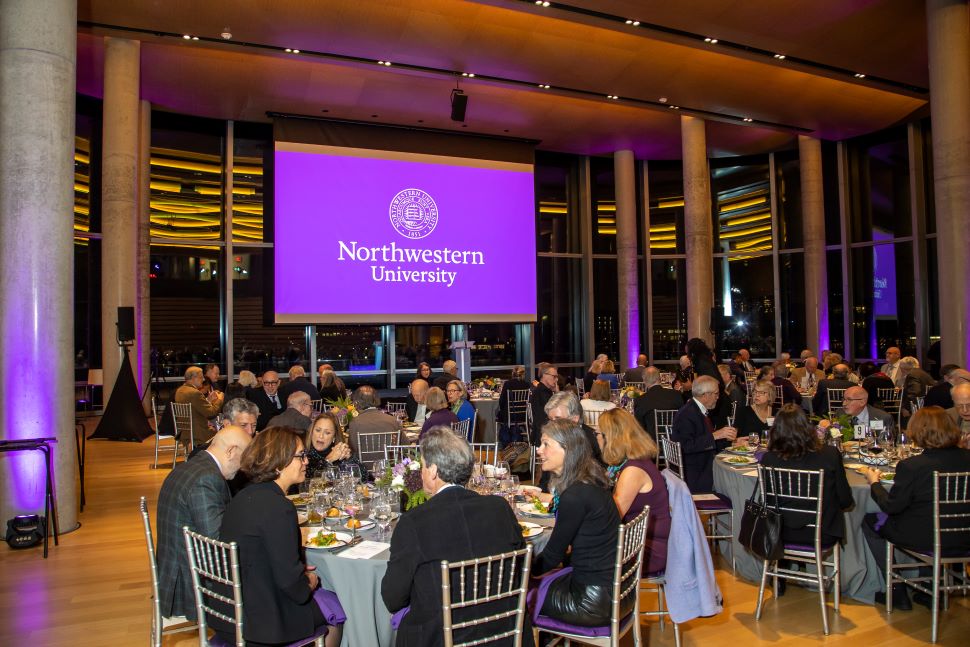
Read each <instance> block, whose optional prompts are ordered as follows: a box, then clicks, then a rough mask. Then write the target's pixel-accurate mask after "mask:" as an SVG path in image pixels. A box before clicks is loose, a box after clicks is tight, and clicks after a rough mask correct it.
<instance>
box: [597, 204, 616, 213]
mask: <svg viewBox="0 0 970 647" xmlns="http://www.w3.org/2000/svg"><path fill="white" fill-rule="evenodd" d="M596 210H597V211H609V212H616V205H615V204H603V203H600V204H597V205H596Z"/></svg>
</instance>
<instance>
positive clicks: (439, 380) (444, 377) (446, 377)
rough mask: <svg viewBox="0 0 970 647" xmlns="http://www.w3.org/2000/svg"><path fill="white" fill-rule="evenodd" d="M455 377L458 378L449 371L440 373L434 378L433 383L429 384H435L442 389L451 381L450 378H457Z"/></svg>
mask: <svg viewBox="0 0 970 647" xmlns="http://www.w3.org/2000/svg"><path fill="white" fill-rule="evenodd" d="M457 379H458V376H457V375H452V374H451V373H442V374H441V375H439V376H438V377H436V378H435V379H434V384H432V385H431V386H436V387H438V388H439V389H441V390H442V391H444V390H445V389H446V388H447V387H448V382H451V381H452V380H457Z"/></svg>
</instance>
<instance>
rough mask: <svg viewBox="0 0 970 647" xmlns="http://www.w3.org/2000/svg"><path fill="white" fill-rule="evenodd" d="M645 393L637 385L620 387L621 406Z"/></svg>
mask: <svg viewBox="0 0 970 647" xmlns="http://www.w3.org/2000/svg"><path fill="white" fill-rule="evenodd" d="M641 395H643V391H641V390H640V389H639V388H637V387H635V386H625V387H623V388H622V389H620V406H621V407H625V406H626V405H627V404H629V403H630V402H631V401H632V400H633V399H635V398H638V397H640V396H641Z"/></svg>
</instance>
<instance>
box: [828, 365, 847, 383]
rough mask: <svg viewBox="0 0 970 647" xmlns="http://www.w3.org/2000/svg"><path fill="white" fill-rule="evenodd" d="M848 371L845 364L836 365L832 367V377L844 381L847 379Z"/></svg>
mask: <svg viewBox="0 0 970 647" xmlns="http://www.w3.org/2000/svg"><path fill="white" fill-rule="evenodd" d="M850 370H851V369H850V368H849V366H848V365H847V364H836V365H835V366H833V367H832V375H834V376H835V377H836V378H838V379H840V380H846V379H848V378H849V371H850Z"/></svg>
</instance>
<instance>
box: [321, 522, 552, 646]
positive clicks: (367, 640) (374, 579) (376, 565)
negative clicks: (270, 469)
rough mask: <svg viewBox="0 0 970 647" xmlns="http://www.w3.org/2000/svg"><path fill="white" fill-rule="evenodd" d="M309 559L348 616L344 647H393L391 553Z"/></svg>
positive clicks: (542, 538)
mask: <svg viewBox="0 0 970 647" xmlns="http://www.w3.org/2000/svg"><path fill="white" fill-rule="evenodd" d="M361 516H362V517H363V516H364V515H361ZM521 519H522V520H523V521H532V522H534V523H537V524H540V525H543V526H552V524H553V520H552V519H536V518H531V517H521ZM360 534H361V535H363V537H364V539H370V540H376V530H374V529H373V528H368V529H366V530H362V531H361V532H360ZM549 535H550V532H549V531H547V532H544V533H542V534H541V535H539V536H538V537H536V538H535V539H533V540H532V541H531V543H532V545H533V551H534V552H533V555H537V554H539V553H540V552H541V551H542V548H543V547H544V546H545V545H546V542H548V541H549ZM385 541H388V540H385ZM306 557H307V563H308V564H310V565H312V566H316V567H317V573H318V574H319V576H320V584H321V586H323V588H325V589H328V590H330V591H333V592H334V593H336V594H337V598H338V599H339V600H340V604H341V606H343V608H344V612H345V613H346V614H347V622H346V624H344V633H343V638H342V640H341V642H340V645H341V647H350V646H351V645H352V646H353V647H358V646H364V645H366V646H367V647H391V646H392V645H393V644H394V636H395V633H396V632H395V631H394V630H393V629H392V628H391V613H390V612H389V611H388V610H387V607H385V606H384V601H383V600H382V599H381V580H382V579H383V578H384V573H385V571H386V570H387V560H388V559H389V558H390V553H389V551H384V552H383V553H381V554H379V555H377V556H375V557H373V558H371V559H347V558H344V557H341V556H340V555H339V554H337V555H331V554H330V553H329V552H327V551H322V550H307V551H306Z"/></svg>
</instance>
